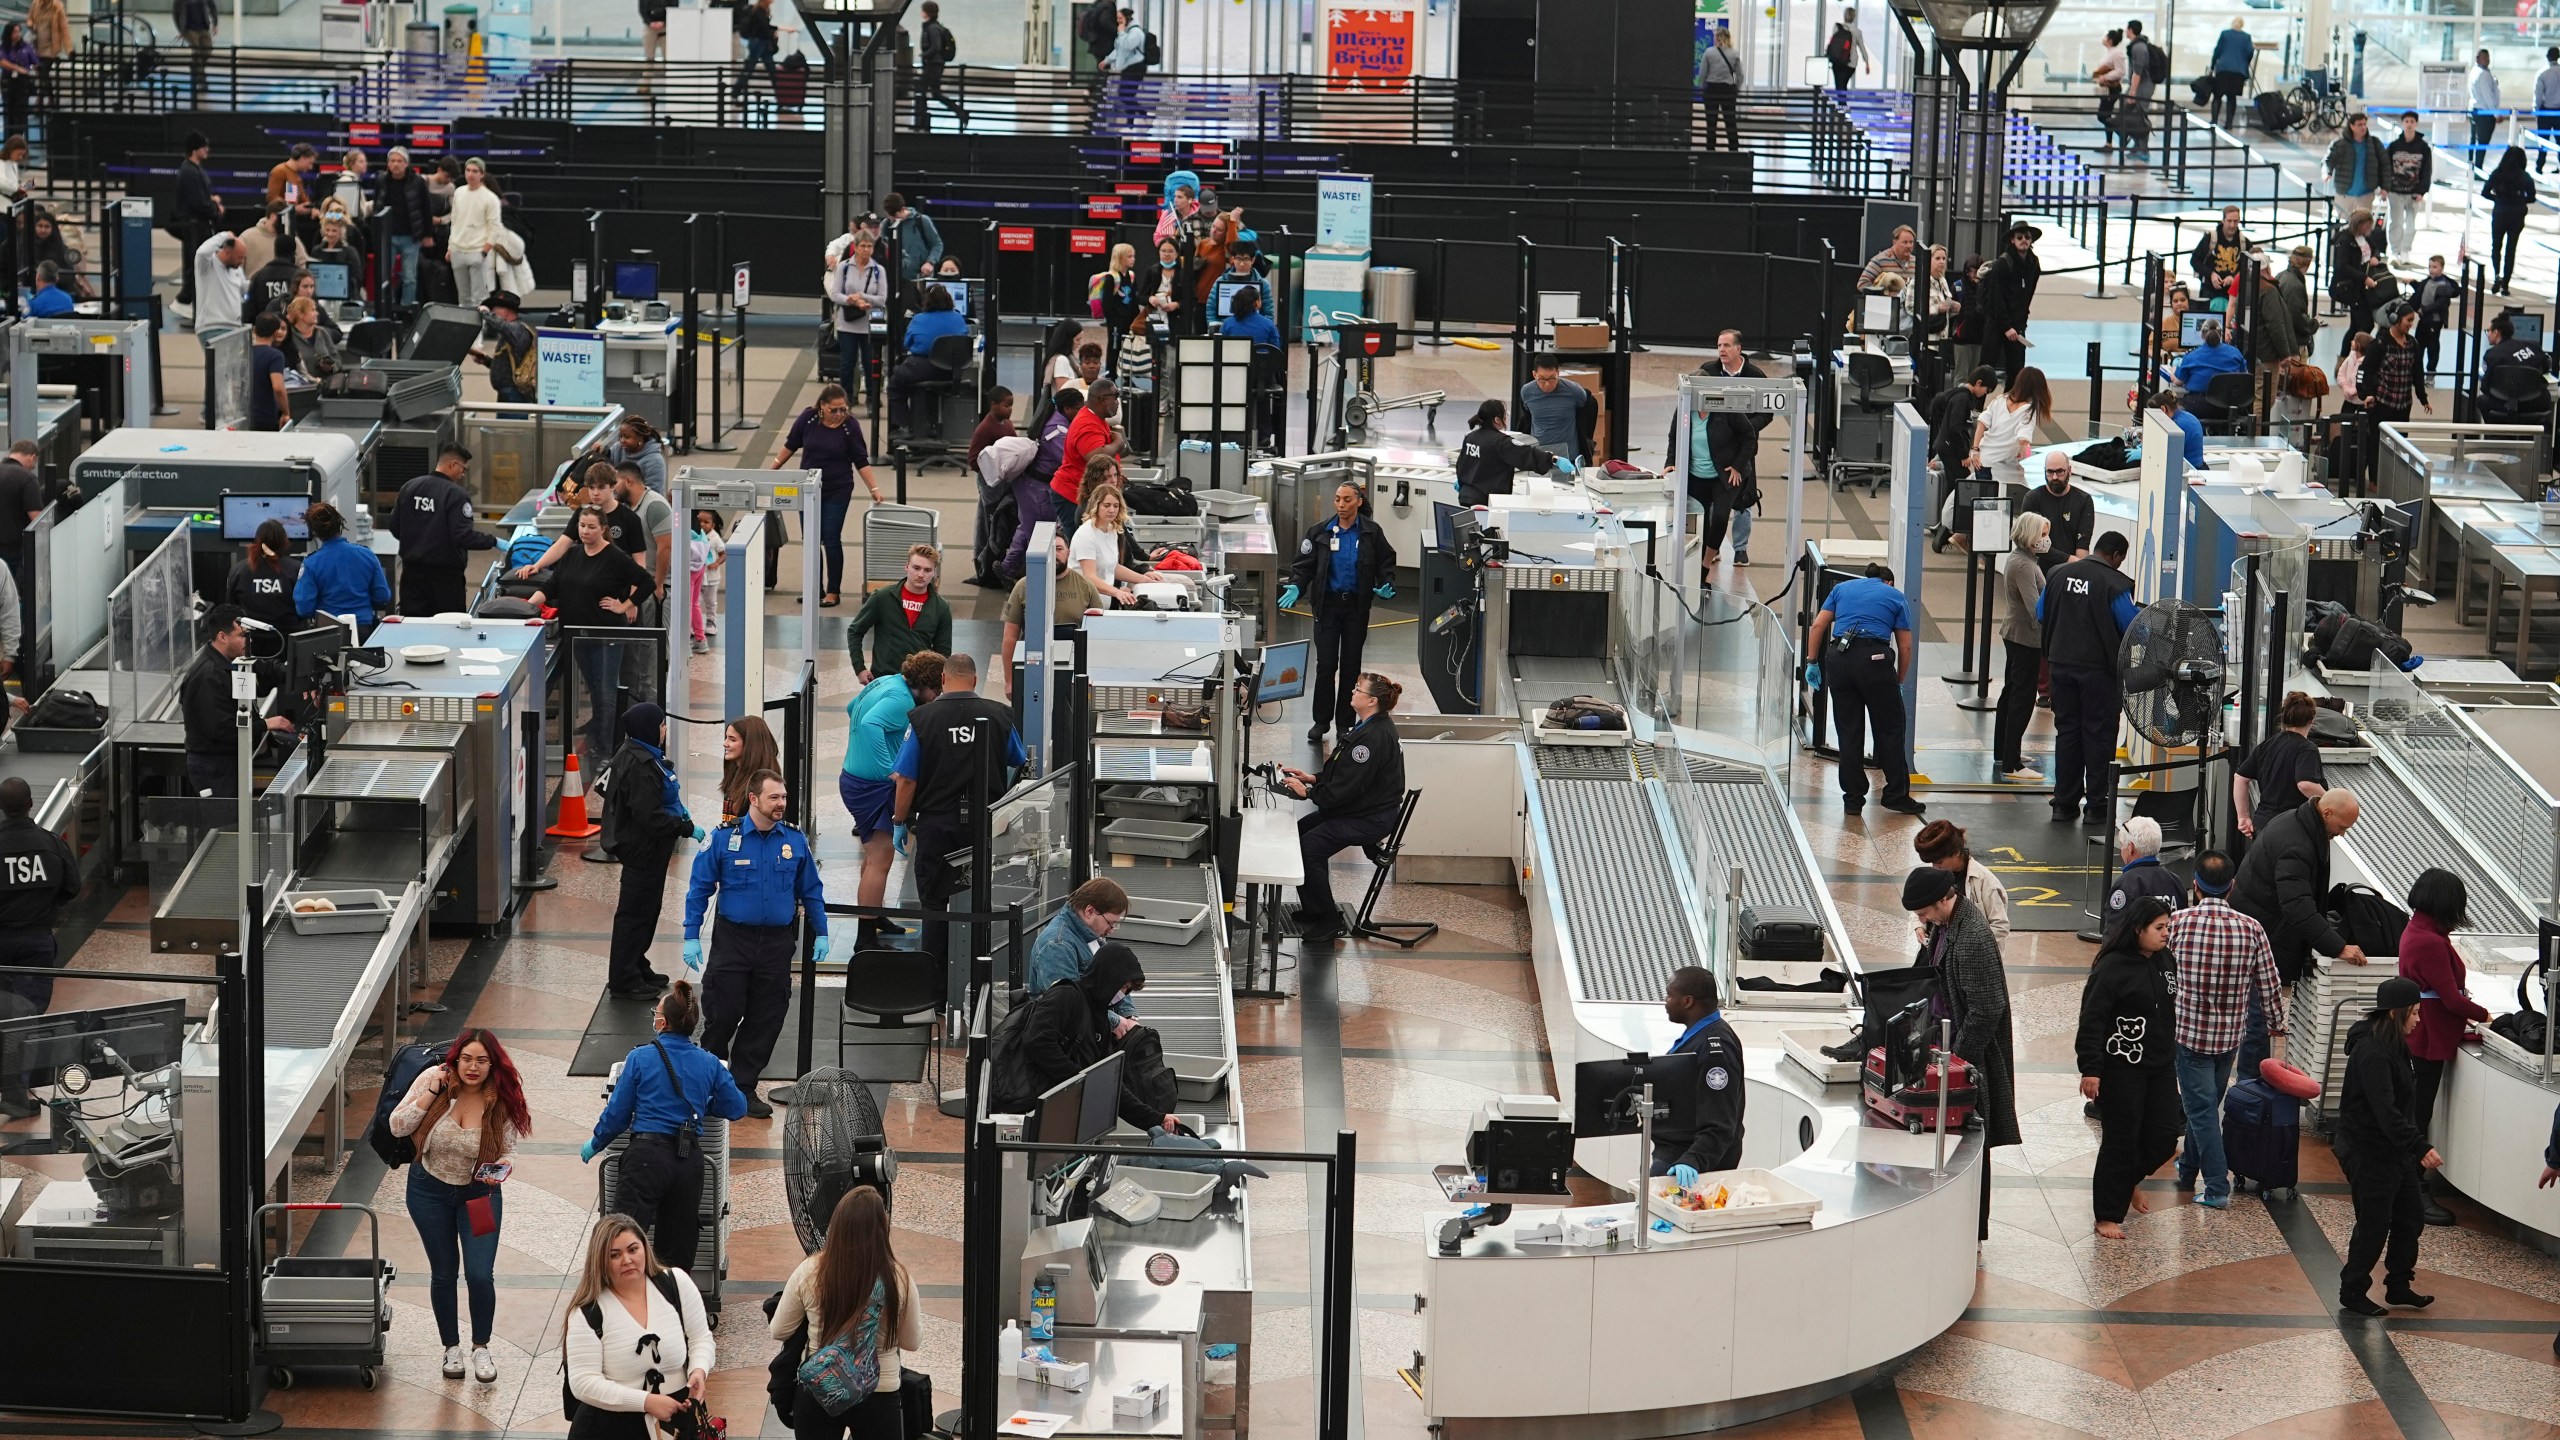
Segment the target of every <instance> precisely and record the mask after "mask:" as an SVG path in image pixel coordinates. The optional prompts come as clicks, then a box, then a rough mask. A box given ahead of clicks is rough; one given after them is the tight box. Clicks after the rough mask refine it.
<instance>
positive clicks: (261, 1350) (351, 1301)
mask: <svg viewBox="0 0 2560 1440" xmlns="http://www.w3.org/2000/svg"><path fill="white" fill-rule="evenodd" d="M273 1210H355V1211H360V1212H362V1213H363V1215H364V1218H365V1220H366V1222H367V1223H368V1224H370V1225H371V1226H372V1229H373V1253H372V1254H371V1255H368V1256H360V1257H342V1256H328V1255H279V1256H277V1257H276V1258H275V1259H273V1260H270V1261H268V1262H267V1269H266V1274H265V1276H264V1278H263V1279H262V1281H261V1282H260V1284H259V1286H258V1300H257V1304H258V1310H257V1336H258V1360H257V1363H259V1364H261V1365H264V1366H266V1367H267V1378H268V1380H269V1381H271V1382H272V1383H273V1384H274V1385H275V1387H276V1388H277V1389H279V1390H285V1389H290V1388H291V1387H292V1385H293V1367H294V1366H296V1365H352V1366H354V1367H355V1371H356V1379H357V1381H358V1382H359V1383H361V1384H362V1385H363V1386H364V1388H366V1389H367V1390H370V1389H372V1388H374V1386H375V1385H376V1384H378V1383H379V1382H380V1372H381V1368H382V1351H383V1336H385V1335H387V1334H389V1333H390V1332H391V1297H390V1291H391V1273H392V1272H391V1267H390V1266H389V1265H386V1264H384V1263H383V1261H382V1217H381V1216H379V1215H377V1214H375V1213H374V1210H373V1207H372V1206H370V1205H345V1204H319V1203H305V1204H295V1205H261V1206H259V1207H258V1214H257V1217H256V1218H257V1222H258V1223H260V1224H263V1223H264V1222H265V1220H266V1217H267V1214H268V1212H269V1211H273Z"/></svg>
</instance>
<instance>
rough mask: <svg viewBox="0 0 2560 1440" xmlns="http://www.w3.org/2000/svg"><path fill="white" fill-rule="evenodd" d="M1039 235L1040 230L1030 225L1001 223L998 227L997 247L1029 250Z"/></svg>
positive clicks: (999, 248) (1000, 248)
mask: <svg viewBox="0 0 2560 1440" xmlns="http://www.w3.org/2000/svg"><path fill="white" fill-rule="evenodd" d="M1037 235H1038V232H1037V231H1034V230H1033V229H1032V228H1031V227H1030V226H1028V225H999V226H997V227H996V248H997V249H998V250H1017V251H1019V250H1029V249H1030V248H1031V247H1032V244H1033V242H1034V240H1035V239H1036V238H1037Z"/></svg>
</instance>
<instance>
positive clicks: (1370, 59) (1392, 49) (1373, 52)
mask: <svg viewBox="0 0 2560 1440" xmlns="http://www.w3.org/2000/svg"><path fill="white" fill-rule="evenodd" d="M1325 74H1326V75H1327V76H1329V77H1331V81H1330V86H1329V88H1331V89H1335V90H1364V89H1370V88H1378V89H1391V88H1394V87H1395V86H1396V85H1397V84H1399V83H1400V82H1402V81H1404V80H1406V79H1409V78H1411V77H1412V75H1413V12H1412V11H1410V10H1352V9H1342V10H1335V11H1332V12H1330V13H1329V14H1327V15H1326V17H1325Z"/></svg>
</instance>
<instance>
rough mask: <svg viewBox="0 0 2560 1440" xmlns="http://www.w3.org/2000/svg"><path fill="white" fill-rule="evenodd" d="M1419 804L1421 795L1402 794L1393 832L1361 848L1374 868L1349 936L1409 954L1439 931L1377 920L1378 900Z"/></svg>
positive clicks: (1419, 922) (1423, 924) (1410, 922)
mask: <svg viewBox="0 0 2560 1440" xmlns="http://www.w3.org/2000/svg"><path fill="white" fill-rule="evenodd" d="M1421 802H1422V792H1421V791H1419V790H1407V791H1406V792H1404V807H1403V808H1402V809H1400V810H1398V811H1397V812H1396V828H1395V829H1393V830H1390V831H1388V832H1387V838H1386V839H1384V840H1381V841H1379V842H1378V843H1377V844H1375V845H1363V846H1361V847H1360V853H1361V854H1363V855H1366V856H1368V857H1369V863H1370V864H1372V865H1375V866H1377V867H1378V868H1377V869H1376V871H1374V872H1373V873H1371V875H1370V876H1369V893H1368V894H1366V895H1364V896H1362V897H1361V899H1360V915H1359V918H1357V919H1355V920H1353V921H1352V922H1351V933H1352V934H1354V935H1357V936H1359V937H1360V938H1361V939H1363V940H1384V941H1386V942H1387V943H1388V944H1390V945H1393V946H1395V947H1396V948H1398V949H1400V950H1410V949H1412V948H1413V947H1414V946H1416V945H1419V944H1421V943H1422V942H1423V941H1425V940H1428V939H1430V938H1431V937H1432V936H1434V935H1437V934H1439V933H1440V927H1439V926H1438V925H1436V924H1433V923H1432V922H1431V921H1428V920H1381V919H1378V918H1377V911H1378V896H1379V895H1380V893H1382V892H1383V891H1385V889H1386V888H1387V877H1388V876H1389V875H1390V874H1392V873H1393V872H1394V870H1395V868H1396V855H1397V853H1398V852H1400V851H1402V850H1403V849H1404V831H1405V827H1406V826H1408V825H1411V824H1412V823H1413V807H1414V806H1416V805H1418V804H1420V803H1421Z"/></svg>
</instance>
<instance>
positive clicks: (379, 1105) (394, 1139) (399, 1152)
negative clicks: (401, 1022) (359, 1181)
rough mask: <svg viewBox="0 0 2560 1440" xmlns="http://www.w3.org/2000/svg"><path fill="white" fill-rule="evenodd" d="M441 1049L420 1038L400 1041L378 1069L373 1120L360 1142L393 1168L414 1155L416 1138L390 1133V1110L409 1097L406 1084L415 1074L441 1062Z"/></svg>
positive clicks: (442, 1054) (442, 1053)
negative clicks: (379, 1078) (379, 1081)
mask: <svg viewBox="0 0 2560 1440" xmlns="http://www.w3.org/2000/svg"><path fill="white" fill-rule="evenodd" d="M444 1052H445V1047H444V1046H442V1045H436V1044H429V1043H426V1042H423V1041H422V1042H420V1043H418V1044H415V1045H403V1046H401V1047H400V1053H398V1054H396V1055H394V1056H392V1057H391V1064H390V1065H389V1067H387V1068H386V1069H384V1071H383V1072H382V1093H381V1094H379V1095H377V1096H375V1097H374V1101H373V1123H372V1124H370V1125H368V1126H366V1127H365V1130H364V1143H365V1144H367V1145H370V1146H372V1147H373V1153H374V1154H376V1155H379V1156H381V1157H382V1163H383V1164H385V1165H388V1166H390V1167H391V1168H392V1169H394V1170H397V1169H399V1168H400V1167H401V1166H403V1165H406V1164H409V1163H410V1162H411V1161H413V1160H416V1159H417V1158H418V1141H417V1137H415V1136H412V1135H394V1134H392V1133H391V1112H392V1111H394V1110H397V1109H399V1108H400V1102H401V1101H403V1100H406V1099H408V1098H409V1087H410V1086H412V1085H415V1084H417V1083H418V1077H419V1076H421V1075H424V1074H426V1073H427V1071H428V1070H429V1069H431V1068H433V1067H434V1066H437V1065H441V1064H443V1063H444Z"/></svg>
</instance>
